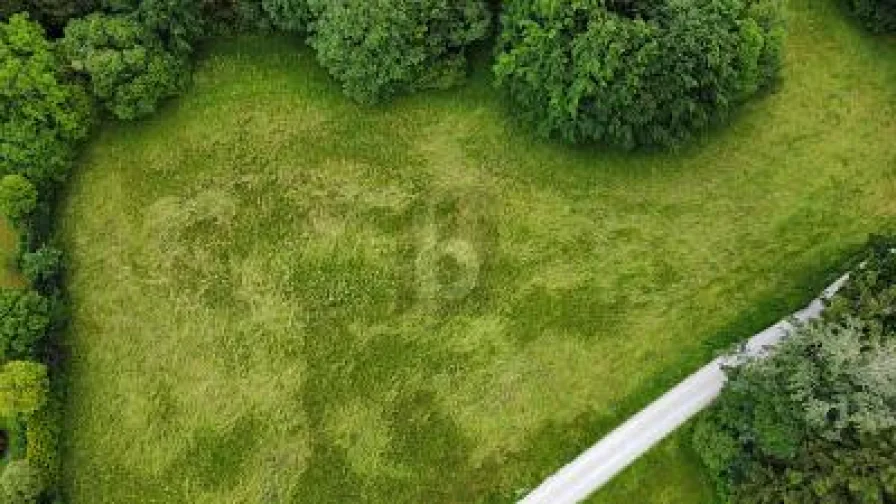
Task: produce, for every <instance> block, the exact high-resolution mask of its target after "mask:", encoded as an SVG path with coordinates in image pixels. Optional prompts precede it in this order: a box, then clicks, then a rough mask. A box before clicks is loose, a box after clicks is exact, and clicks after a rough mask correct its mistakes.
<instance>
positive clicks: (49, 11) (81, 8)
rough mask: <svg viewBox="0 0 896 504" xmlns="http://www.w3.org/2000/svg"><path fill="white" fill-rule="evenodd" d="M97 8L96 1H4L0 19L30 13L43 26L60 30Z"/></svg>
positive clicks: (0, 7)
mask: <svg viewBox="0 0 896 504" xmlns="http://www.w3.org/2000/svg"><path fill="white" fill-rule="evenodd" d="M96 6H97V5H96V2H95V1H94V0H4V1H3V2H0V17H3V18H6V17H9V16H12V15H13V14H16V13H18V12H28V13H29V14H30V15H31V16H33V18H34V19H35V20H37V21H39V22H40V23H41V24H42V25H44V26H47V27H49V28H52V29H53V30H59V29H61V28H62V27H63V26H65V23H66V22H68V20H69V19H72V18H76V17H79V16H83V15H84V14H87V13H88V12H90V11H92V10H93V9H94V8H96Z"/></svg>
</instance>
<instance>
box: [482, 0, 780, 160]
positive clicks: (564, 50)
mask: <svg viewBox="0 0 896 504" xmlns="http://www.w3.org/2000/svg"><path fill="white" fill-rule="evenodd" d="M782 25H783V2H781V1H780V0H690V1H684V2H679V1H674V0H553V1H550V2H547V1H531V0H509V1H507V2H505V3H504V14H503V16H502V31H501V35H500V37H499V43H498V57H497V61H496V63H495V74H496V77H497V82H498V84H499V85H500V86H501V87H503V88H504V89H505V90H506V91H507V93H508V94H509V96H510V98H511V100H513V102H514V105H515V108H516V110H518V112H519V114H520V115H521V116H522V117H523V118H524V119H526V120H527V121H529V122H530V123H532V125H533V126H534V127H535V128H536V129H537V131H538V132H539V133H541V134H542V135H545V136H548V135H551V136H557V137H560V138H562V139H564V140H566V141H569V142H590V141H598V142H602V143H606V144H610V145H615V146H619V147H623V148H634V147H638V146H652V145H660V146H667V145H675V144H678V143H681V142H683V141H685V140H687V139H688V138H689V137H690V136H691V135H693V134H694V133H695V132H696V131H699V130H701V129H704V128H707V127H708V126H710V125H711V124H713V123H717V122H720V121H722V120H724V119H725V118H726V117H728V115H729V114H730V113H731V111H732V110H733V108H734V107H735V106H736V105H738V104H739V103H741V102H743V101H745V100H746V99H748V98H749V97H750V96H752V95H754V94H755V93H756V92H757V91H758V90H759V89H761V88H763V87H765V86H767V85H768V84H769V83H770V82H771V81H772V79H773V78H774V76H775V75H776V72H777V69H778V65H779V60H780V51H781V45H782V38H783V28H782Z"/></svg>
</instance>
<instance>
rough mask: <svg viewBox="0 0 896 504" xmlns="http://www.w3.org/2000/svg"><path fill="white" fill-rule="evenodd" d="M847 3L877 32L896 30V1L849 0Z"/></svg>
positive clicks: (861, 19) (863, 22) (866, 24)
mask: <svg viewBox="0 0 896 504" xmlns="http://www.w3.org/2000/svg"><path fill="white" fill-rule="evenodd" d="M847 4H848V5H849V8H850V9H851V10H852V12H853V14H855V16H856V17H857V18H858V19H859V21H861V22H862V24H864V25H865V26H866V27H867V28H868V29H869V30H871V31H873V32H876V33H887V32H894V31H896V1H894V0H847Z"/></svg>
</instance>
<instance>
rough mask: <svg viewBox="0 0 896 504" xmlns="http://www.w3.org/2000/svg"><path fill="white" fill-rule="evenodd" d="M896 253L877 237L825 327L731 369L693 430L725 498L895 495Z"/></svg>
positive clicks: (873, 498)
mask: <svg viewBox="0 0 896 504" xmlns="http://www.w3.org/2000/svg"><path fill="white" fill-rule="evenodd" d="M894 245H896V241H894V240H893V239H877V240H875V241H874V243H873V244H872V246H871V249H870V251H869V253H868V254H866V255H865V256H863V257H862V258H861V259H862V260H861V261H860V262H859V266H857V267H856V269H855V271H853V273H852V276H851V277H850V280H849V283H848V284H847V285H846V286H845V287H844V288H843V289H842V290H841V292H840V293H839V294H838V295H837V296H836V297H835V298H834V299H833V300H832V302H831V306H830V307H829V308H828V309H827V311H826V312H825V315H824V319H823V320H821V321H818V322H813V323H810V324H806V325H804V326H802V327H800V328H798V329H797V330H795V331H794V332H793V334H791V335H790V337H789V338H788V339H787V340H785V341H784V343H782V344H781V345H780V347H779V348H778V349H776V351H775V352H774V354H773V355H772V356H771V357H769V358H767V359H763V360H748V362H746V363H745V364H743V365H741V366H739V367H736V368H733V369H731V370H729V372H728V373H729V375H730V376H729V382H728V384H727V385H726V387H725V390H724V392H723V394H722V396H721V398H720V399H719V400H718V401H717V403H716V404H715V405H714V407H713V408H712V410H710V412H708V413H707V414H706V415H704V416H703V418H702V419H701V420H700V421H699V423H698V424H697V427H696V429H695V432H694V443H695V446H696V448H697V450H698V451H699V452H700V455H701V458H702V460H703V461H704V463H705V464H706V467H707V468H708V469H709V470H710V472H711V474H712V476H713V478H714V479H715V483H716V486H717V488H718V493H719V496H720V498H721V499H722V500H723V501H725V502H736V503H757V504H759V503H769V504H771V503H785V504H787V503H799V502H844V503H847V502H855V503H868V504H873V503H883V502H891V501H893V500H894V499H896V466H894V464H893V460H894V457H896V337H894V335H896V333H894V331H896V312H894V306H896V247H894Z"/></svg>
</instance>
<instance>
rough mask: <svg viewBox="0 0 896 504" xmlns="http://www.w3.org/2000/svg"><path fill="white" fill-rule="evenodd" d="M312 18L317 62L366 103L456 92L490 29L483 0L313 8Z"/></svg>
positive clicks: (336, 3)
mask: <svg viewBox="0 0 896 504" xmlns="http://www.w3.org/2000/svg"><path fill="white" fill-rule="evenodd" d="M312 12H313V13H314V23H313V24H314V28H313V32H312V35H311V37H310V43H311V45H312V46H313V47H314V48H315V49H316V50H317V57H318V60H319V61H320V62H321V64H322V65H323V66H324V67H325V68H327V69H328V70H329V71H330V74H331V75H333V76H334V77H335V78H336V79H337V80H339V81H340V82H342V86H343V89H344V91H345V93H346V94H347V95H348V96H350V97H351V98H354V99H356V100H358V101H361V102H366V103H373V102H377V101H381V100H383V99H386V98H389V97H391V96H393V95H396V94H399V93H403V92H406V91H413V90H417V89H424V88H443V87H448V86H451V85H454V84H456V83H457V82H458V81H459V80H460V79H461V78H462V77H463V76H464V75H465V73H466V56H465V55H466V51H467V48H468V47H469V46H470V45H471V44H473V43H475V42H476V41H479V40H481V39H483V38H484V37H485V36H486V35H487V34H488V27H489V22H490V17H489V11H488V8H487V5H486V2H485V1H484V0H419V1H415V2H407V1H404V0H332V1H330V0H326V1H324V0H314V3H312Z"/></svg>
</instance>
